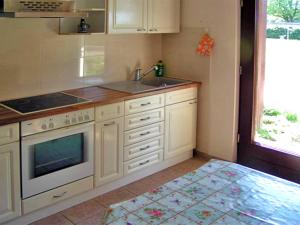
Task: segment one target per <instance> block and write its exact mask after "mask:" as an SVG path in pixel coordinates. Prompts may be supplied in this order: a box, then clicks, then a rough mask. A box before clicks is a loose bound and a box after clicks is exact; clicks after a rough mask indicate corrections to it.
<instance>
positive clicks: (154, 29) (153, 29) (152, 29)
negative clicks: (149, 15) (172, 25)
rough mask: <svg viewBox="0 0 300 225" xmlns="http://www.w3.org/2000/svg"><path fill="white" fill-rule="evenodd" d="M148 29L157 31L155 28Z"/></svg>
mask: <svg viewBox="0 0 300 225" xmlns="http://www.w3.org/2000/svg"><path fill="white" fill-rule="evenodd" d="M149 31H157V29H156V28H151V29H150V30H149Z"/></svg>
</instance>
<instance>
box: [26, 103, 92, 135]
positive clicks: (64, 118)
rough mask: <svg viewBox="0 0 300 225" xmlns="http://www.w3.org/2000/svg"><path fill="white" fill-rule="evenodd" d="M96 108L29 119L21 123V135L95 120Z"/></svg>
mask: <svg viewBox="0 0 300 225" xmlns="http://www.w3.org/2000/svg"><path fill="white" fill-rule="evenodd" d="M94 119H95V109H94V108H89V109H84V110H78V111H73V112H68V113H63V114H58V115H53V116H48V117H44V118H39V119H34V120H28V121H24V122H22V123H21V136H22V137H24V136H28V135H32V134H37V133H41V132H45V131H51V130H56V129H60V128H64V127H69V126H74V125H77V124H81V123H87V122H91V121H94Z"/></svg>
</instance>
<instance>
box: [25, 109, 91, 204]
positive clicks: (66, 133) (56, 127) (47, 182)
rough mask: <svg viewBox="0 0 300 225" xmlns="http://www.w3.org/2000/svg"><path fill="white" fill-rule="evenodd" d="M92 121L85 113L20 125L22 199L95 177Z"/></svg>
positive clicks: (79, 112)
mask: <svg viewBox="0 0 300 225" xmlns="http://www.w3.org/2000/svg"><path fill="white" fill-rule="evenodd" d="M81 118H82V120H81ZM93 120H94V112H93V111H91V110H85V111H78V112H75V113H71V114H70V113H68V114H61V115H57V116H53V117H47V118H43V119H37V120H32V121H26V122H23V123H22V124H21V126H22V128H21V133H22V136H23V137H22V139H21V151H22V153H21V157H22V197H23V199H25V198H28V197H31V196H33V195H37V194H39V193H42V192H45V191H48V190H51V189H54V188H57V187H59V186H62V185H65V184H68V183H71V182H73V181H76V180H79V179H82V178H85V177H88V176H91V175H93V171H94V163H93V162H94V122H93ZM33 131H35V132H37V133H35V132H33Z"/></svg>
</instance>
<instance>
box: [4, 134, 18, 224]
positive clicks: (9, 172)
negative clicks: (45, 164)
mask: <svg viewBox="0 0 300 225" xmlns="http://www.w3.org/2000/svg"><path fill="white" fill-rule="evenodd" d="M0 130H1V128H0ZM19 152H20V149H19V143H18V142H15V143H11V144H7V145H2V146H0V223H3V222H5V221H8V220H11V219H13V218H16V217H18V216H21V192H20V155H19V154H20V153H19Z"/></svg>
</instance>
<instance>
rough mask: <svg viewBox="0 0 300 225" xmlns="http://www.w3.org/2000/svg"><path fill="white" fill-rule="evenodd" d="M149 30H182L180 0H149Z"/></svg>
mask: <svg viewBox="0 0 300 225" xmlns="http://www.w3.org/2000/svg"><path fill="white" fill-rule="evenodd" d="M148 32H149V33H178V32H180V0H163V1H162V0H148Z"/></svg>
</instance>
